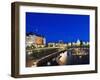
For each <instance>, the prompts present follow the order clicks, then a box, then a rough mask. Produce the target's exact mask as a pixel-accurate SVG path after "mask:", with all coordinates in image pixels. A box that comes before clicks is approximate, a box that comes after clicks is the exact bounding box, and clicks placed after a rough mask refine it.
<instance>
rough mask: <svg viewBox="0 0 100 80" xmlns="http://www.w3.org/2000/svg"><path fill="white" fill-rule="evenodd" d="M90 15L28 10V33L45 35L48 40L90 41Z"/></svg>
mask: <svg viewBox="0 0 100 80" xmlns="http://www.w3.org/2000/svg"><path fill="white" fill-rule="evenodd" d="M89 18H90V17H89V15H73V14H58V13H57V14H53V13H33V12H26V33H30V32H33V33H37V34H40V35H43V36H44V37H45V38H46V41H47V42H58V41H59V40H62V41H63V42H76V41H77V39H79V40H82V41H89Z"/></svg>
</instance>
